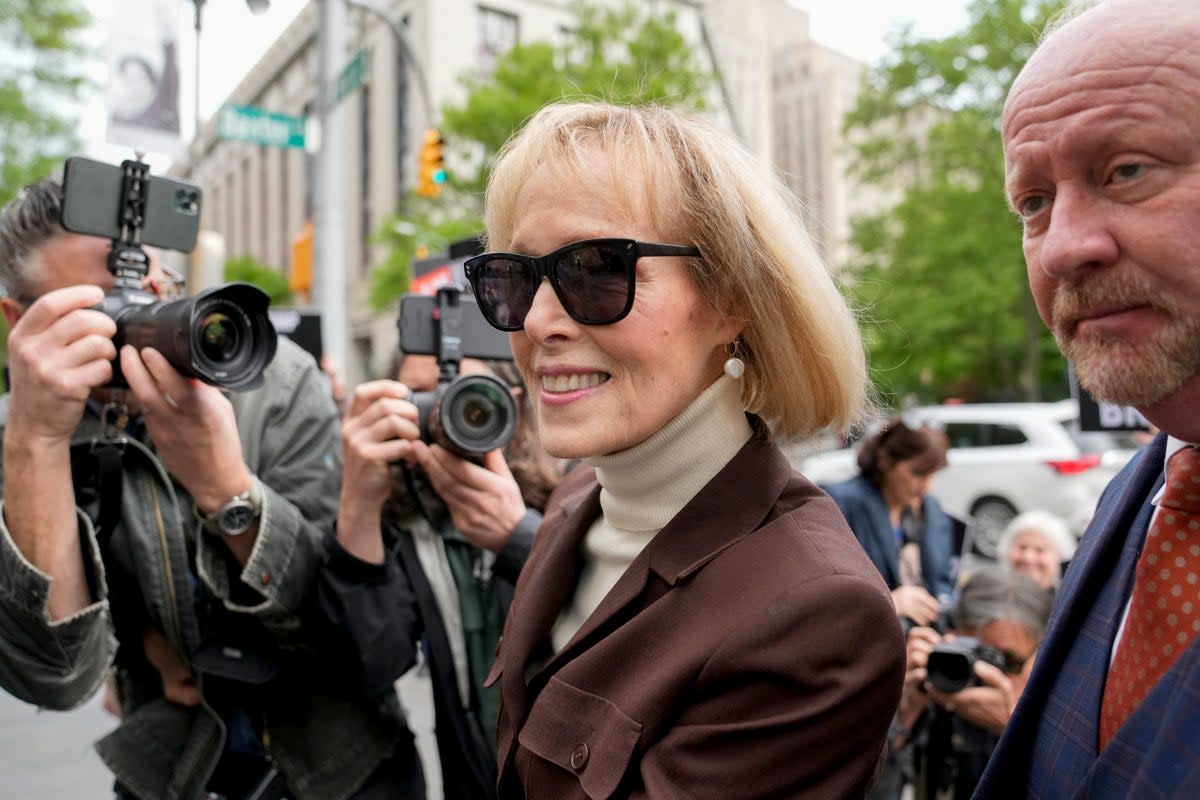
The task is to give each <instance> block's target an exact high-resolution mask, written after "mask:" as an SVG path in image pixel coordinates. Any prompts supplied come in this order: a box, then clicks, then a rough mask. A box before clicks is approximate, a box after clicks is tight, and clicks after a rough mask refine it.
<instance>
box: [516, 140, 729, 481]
mask: <svg viewBox="0 0 1200 800" xmlns="http://www.w3.org/2000/svg"><path fill="white" fill-rule="evenodd" d="M581 166H582V167H583V169H581V170H578V171H572V170H563V169H552V168H549V167H547V166H545V165H543V166H541V167H539V168H538V169H537V170H536V171H535V172H534V173H533V175H532V177H531V178H530V179H529V181H528V182H527V183H526V184H525V186H524V187H523V191H522V197H521V200H520V202H519V204H518V206H517V209H516V211H517V214H516V218H517V224H516V226H515V228H514V230H513V234H512V240H511V241H508V242H496V245H497V246H498V249H504V250H507V251H511V252H516V253H523V254H528V255H538V256H540V255H545V254H546V253H549V252H551V251H554V250H557V249H558V248H560V247H562V246H564V245H567V244H570V243H572V242H577V241H580V240H583V239H595V238H602V237H617V238H628V239H636V240H638V241H644V242H665V243H670V244H684V245H688V244H691V242H684V241H675V240H674V234H673V233H672V232H670V231H663V230H658V229H657V228H656V227H655V224H654V222H653V221H652V217H653V216H654V215H652V214H649V213H647V210H646V209H645V208H642V207H640V206H641V205H642V204H643V203H644V200H642V198H644V197H645V196H646V193H645V192H644V191H643V190H642V189H643V186H642V182H643V181H645V180H647V176H644V175H637V174H623V177H622V181H623V182H624V183H625V184H626V185H625V187H624V191H620V192H618V191H616V190H615V189H616V187H615V186H614V184H613V180H614V175H616V174H619V171H618V170H614V169H612V167H611V166H610V165H609V164H608V159H607V156H606V155H605V154H604V152H603V151H601V150H600V149H598V148H593V149H592V150H591V151H590V152H588V153H587V154H586V155H585V156H584V159H583V164H582V165H581ZM625 166H626V167H628V166H629V165H625ZM633 172H635V170H632V169H629V170H628V173H633ZM567 176H571V177H569V178H568V177H567ZM631 184H632V186H631ZM618 197H622V198H632V200H631V202H632V204H633V205H634V206H635V207H634V208H628V209H626V208H622V207H620V204H619V203H618V202H617V200H616V198H618ZM658 202H659V203H661V204H663V207H668V208H669V207H670V204H671V203H674V202H676V199H675V198H674V197H659V198H658ZM737 333H738V325H737V323H736V322H735V321H734V320H732V319H730V318H729V317H727V316H725V315H723V314H721V313H719V312H718V311H717V310H716V309H715V308H713V307H712V306H711V305H710V304H709V303H708V302H707V301H706V300H705V299H704V298H703V297H701V296H700V293H699V291H698V290H697V288H696V285H695V282H694V280H693V278H692V276H691V274H690V272H689V269H688V265H687V263H686V259H685V258H680V257H668V256H655V257H644V258H642V259H640V260H639V261H638V264H637V279H636V289H635V294H634V304H633V309H632V310H631V311H630V312H629V315H628V316H627V317H625V318H624V319H622V320H620V321H619V322H616V323H614V324H612V325H581V324H579V323H578V322H576V321H575V320H573V319H571V317H570V316H568V314H567V313H566V311H564V310H563V307H562V305H561V304H560V303H559V301H558V297H557V296H556V295H555V294H554V290H553V288H552V287H551V286H550V285H549V283H548V281H546V280H545V279H543V280H542V284H541V285H540V286H539V287H538V290H537V295H536V296H535V297H534V301H533V306H532V308H530V311H529V314H528V316H527V317H526V319H525V329H524V330H521V331H516V332H515V333H511V334H509V339H510V342H511V344H512V350H513V355H514V356H515V357H516V360H517V363H518V364H519V365H520V367H521V371H522V372H523V373H524V376H525V381H526V383H527V385H528V386H529V390H530V391H531V392H532V393H533V396H534V398H535V406H536V408H537V413H538V415H539V423H540V433H541V438H542V444H543V446H544V447H545V448H546V450H547V451H548V452H549V453H550V454H551V455H554V456H557V457H560V458H587V457H590V456H597V455H606V454H609V453H616V452H620V451H622V450H627V449H628V448H630V447H633V446H634V445H637V444H639V443H641V442H643V441H645V440H646V439H647V438H649V437H650V436H652V435H653V434H654V433H655V432H657V431H658V430H659V429H660V428H662V426H663V425H665V424H666V423H667V422H669V421H670V420H671V419H673V418H674V417H676V416H678V415H679V414H680V413H681V412H682V411H683V410H684V409H685V408H686V407H687V406H688V405H689V404H690V403H691V402H692V401H693V400H694V399H695V398H696V397H697V396H698V395H699V394H700V393H701V392H702V391H704V390H705V389H706V388H708V386H709V385H710V384H712V382H713V381H715V380H716V379H717V377H718V376H719V375H720V374H721V365H722V363H723V361H724V359H725V357H726V354H725V350H726V347H727V346H728V344H729V343H730V342H731V341H732V340H733V339H734V337H735V336H736V335H737Z"/></svg>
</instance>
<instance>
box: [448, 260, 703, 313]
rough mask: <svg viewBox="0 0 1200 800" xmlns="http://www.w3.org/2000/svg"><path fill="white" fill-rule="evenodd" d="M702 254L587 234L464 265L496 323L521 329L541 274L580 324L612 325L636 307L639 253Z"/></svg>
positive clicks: (481, 303)
mask: <svg viewBox="0 0 1200 800" xmlns="http://www.w3.org/2000/svg"><path fill="white" fill-rule="evenodd" d="M699 255H700V250H699V249H697V248H695V247H690V246H687V245H681V244H653V243H650V242H637V241H634V240H633V239H585V240H584V241H582V242H574V243H572V244H569V245H567V246H566V247H560V248H559V249H558V250H555V251H554V252H553V253H548V254H546V255H544V256H523V255H519V254H517V253H484V254H483V255H479V256H475V257H474V258H468V259H467V260H466V261H465V262H464V264H463V266H464V269H465V270H466V274H467V280H468V281H470V282H471V289H472V290H473V291H474V292H475V302H476V303H478V304H479V309H480V310H481V311H482V312H483V316H484V317H486V318H487V321H488V322H489V323H491V325H492V327H494V328H499V329H500V330H502V331H519V330H521V329H522V328H524V327H525V315H526V314H528V313H529V308H530V307H531V306H532V305H533V297H534V295H535V294H537V290H538V286H540V285H541V282H542V278H543V277H544V278H548V279H549V280H550V285H551V286H553V287H554V294H555V295H557V296H558V301H559V302H560V303H562V307H563V309H564V310H565V311H566V312H567V314H569V315H570V317H571V319H573V320H575V321H576V322H578V323H580V324H581V325H611V324H612V323H614V322H619V321H620V320H622V319H624V318H625V315H626V314H628V313H629V309H631V308H633V287H634V283H635V278H636V276H637V261H638V259H639V258H646V257H647V256H699Z"/></svg>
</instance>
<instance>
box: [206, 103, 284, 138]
mask: <svg viewBox="0 0 1200 800" xmlns="http://www.w3.org/2000/svg"><path fill="white" fill-rule="evenodd" d="M304 125H305V119H304V117H294V116H291V115H290V114H278V113H276V112H274V111H267V110H265V109H262V108H258V107H256V106H234V105H225V106H221V115H220V117H219V118H218V120H217V136H218V138H221V139H232V140H234V141H238V142H254V143H255V144H261V145H265V146H267V147H304Z"/></svg>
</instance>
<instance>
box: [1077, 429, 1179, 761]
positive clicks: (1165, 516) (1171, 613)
mask: <svg viewBox="0 0 1200 800" xmlns="http://www.w3.org/2000/svg"><path fill="white" fill-rule="evenodd" d="M1198 631H1200V450H1197V448H1195V447H1185V448H1183V449H1182V450H1180V451H1179V452H1178V453H1176V454H1175V455H1173V456H1171V459H1170V461H1168V462H1167V482H1166V487H1165V489H1164V491H1163V496H1162V499H1161V500H1159V503H1158V515H1157V516H1156V517H1155V518H1154V522H1153V523H1152V524H1151V525H1150V531H1149V533H1147V534H1146V542H1145V544H1144V545H1142V554H1141V556H1140V557H1139V558H1138V563H1137V569H1136V571H1135V572H1134V577H1133V592H1132V595H1131V597H1130V600H1129V617H1128V618H1127V619H1126V621H1125V632H1124V633H1123V634H1122V635H1121V642H1120V644H1118V645H1117V654H1116V657H1115V658H1113V663H1112V666H1110V667H1109V670H1108V680H1107V681H1106V682H1105V684H1104V701H1103V703H1102V704H1101V708H1100V749H1101V750H1103V749H1104V748H1105V747H1106V746H1108V743H1109V742H1110V741H1111V740H1112V738H1113V736H1115V735H1116V733H1117V731H1118V730H1120V728H1121V726H1122V725H1123V724H1125V720H1126V719H1127V718H1128V717H1129V715H1130V714H1131V713H1132V712H1133V710H1134V709H1136V708H1137V707H1138V706H1139V705H1140V704H1141V702H1142V700H1144V699H1145V698H1146V695H1147V694H1149V693H1150V690H1151V689H1152V688H1154V684H1156V683H1158V680H1159V678H1161V677H1162V676H1163V675H1164V674H1166V672H1167V670H1169V669H1170V668H1171V665H1172V664H1174V663H1175V660H1176V659H1177V658H1179V656H1180V655H1181V654H1182V653H1183V651H1184V650H1186V649H1187V647H1188V645H1189V644H1191V642H1192V640H1193V639H1194V638H1195V637H1196V633H1197V632H1198Z"/></svg>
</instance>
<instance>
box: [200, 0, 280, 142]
mask: <svg viewBox="0 0 1200 800" xmlns="http://www.w3.org/2000/svg"><path fill="white" fill-rule="evenodd" d="M206 2H208V0H192V5H194V6H195V7H196V15H195V17H194V22H193V27H194V28H195V31H196V54H195V63H194V65H193V69H194V71H193V73H192V80H193V83H192V88H193V92H192V119H193V120H195V122H194V123H193V125H194V127H195V130H194V132H193V134H192V138H193V139H197V138H199V136H200V30H201V28H202V24H201V23H202V22H203V16H204V15H203V11H204V4H205V3H206ZM246 7H247V8H249V9H250V13H251V14H253V15H255V16H259V15H260V14H265V13H266V11H267V9H268V8H270V7H271V0H246Z"/></svg>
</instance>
